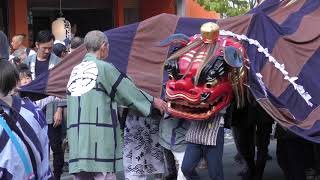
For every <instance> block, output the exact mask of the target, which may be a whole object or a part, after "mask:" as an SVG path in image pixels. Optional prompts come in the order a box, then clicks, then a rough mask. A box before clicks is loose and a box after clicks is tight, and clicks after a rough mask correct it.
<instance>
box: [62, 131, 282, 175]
mask: <svg viewBox="0 0 320 180" xmlns="http://www.w3.org/2000/svg"><path fill="white" fill-rule="evenodd" d="M269 151H270V154H271V155H272V157H273V159H272V160H270V161H268V163H267V166H266V169H265V174H264V180H284V176H283V173H282V171H281V169H280V168H279V166H278V164H277V161H276V155H275V151H276V142H275V141H272V142H271V144H270V146H269ZM235 154H236V148H235V145H234V143H233V139H232V138H228V137H227V138H225V146H224V155H223V165H224V166H223V167H224V176H225V180H241V178H240V177H239V176H237V173H238V172H239V171H240V170H241V169H242V167H241V166H240V165H239V164H237V163H235V162H234V159H233V157H234V155H235ZM198 172H199V175H200V176H201V179H202V180H210V178H209V176H208V173H207V170H206V169H200V170H199V171H198ZM62 179H63V180H72V179H73V178H72V176H71V175H69V174H67V173H65V174H64V175H63V177H62ZM117 179H118V180H124V176H123V173H118V174H117ZM152 179H153V177H148V180H152Z"/></svg>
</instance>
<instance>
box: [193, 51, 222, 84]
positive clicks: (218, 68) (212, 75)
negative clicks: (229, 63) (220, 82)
mask: <svg viewBox="0 0 320 180" xmlns="http://www.w3.org/2000/svg"><path fill="white" fill-rule="evenodd" d="M225 64H226V63H225V62H224V60H223V57H220V56H219V57H217V58H216V59H215V60H212V61H210V62H208V64H207V65H206V66H205V67H204V68H203V69H202V71H201V74H200V77H199V80H198V82H199V84H203V83H206V82H214V81H215V80H216V79H217V78H218V77H219V76H222V75H223V74H224V72H225Z"/></svg>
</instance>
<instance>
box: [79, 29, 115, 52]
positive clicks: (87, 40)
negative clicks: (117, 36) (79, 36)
mask: <svg viewBox="0 0 320 180" xmlns="http://www.w3.org/2000/svg"><path fill="white" fill-rule="evenodd" d="M103 43H106V44H107V45H108V44H109V42H108V38H107V36H106V35H105V34H104V33H103V32H101V31H98V30H94V31H90V32H88V33H87V35H86V36H85V37H84V45H85V46H86V48H87V50H88V51H89V52H96V51H98V50H99V49H100V47H101V45H102V44H103Z"/></svg>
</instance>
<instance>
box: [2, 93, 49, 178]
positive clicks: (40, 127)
mask: <svg viewBox="0 0 320 180" xmlns="http://www.w3.org/2000/svg"><path fill="white" fill-rule="evenodd" d="M0 106H1V107H2V108H3V109H4V110H5V111H6V112H7V114H9V116H10V117H11V118H12V119H14V120H15V121H17V122H16V125H17V127H18V128H19V129H20V131H21V132H22V134H23V137H24V138H25V140H26V141H27V142H28V144H29V145H30V147H31V149H32V152H33V155H34V157H35V160H36V164H37V168H36V169H37V176H38V178H39V179H40V180H47V179H52V175H51V171H50V167H49V154H48V153H49V143H48V141H49V140H48V136H47V130H48V127H47V123H46V120H45V118H44V115H43V114H42V112H41V110H40V109H38V108H36V107H35V106H34V104H33V103H32V102H31V101H30V100H28V99H21V98H20V97H16V96H13V103H12V108H13V109H14V112H13V111H12V110H10V108H9V107H8V105H6V104H5V103H4V102H2V101H0ZM18 113H19V114H20V115H21V116H19V115H18ZM13 135H14V136H15V137H16V138H17V139H18V142H19V144H20V147H22V149H23V152H25V153H24V154H25V156H26V157H27V159H28V162H27V164H29V165H30V166H31V167H32V163H31V160H30V155H29V153H28V150H27V147H26V145H25V144H24V143H23V141H22V140H21V139H20V138H19V136H18V135H17V134H16V133H14V132H13ZM29 175H30V174H27V173H26V170H25V166H24V164H23V161H22V158H21V156H19V154H18V153H17V149H16V146H15V145H14V144H13V141H12V139H11V138H9V136H8V134H7V132H6V131H4V129H3V126H1V125H0V179H6V180H10V179H28V176H29Z"/></svg>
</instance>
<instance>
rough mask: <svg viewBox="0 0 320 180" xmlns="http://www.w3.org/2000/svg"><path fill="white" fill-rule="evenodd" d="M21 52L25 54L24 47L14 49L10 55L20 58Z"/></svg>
mask: <svg viewBox="0 0 320 180" xmlns="http://www.w3.org/2000/svg"><path fill="white" fill-rule="evenodd" d="M23 54H26V55H27V52H26V49H24V48H19V49H17V50H15V51H14V52H13V54H12V55H13V56H15V57H19V58H20V57H21V56H22V55H23Z"/></svg>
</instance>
